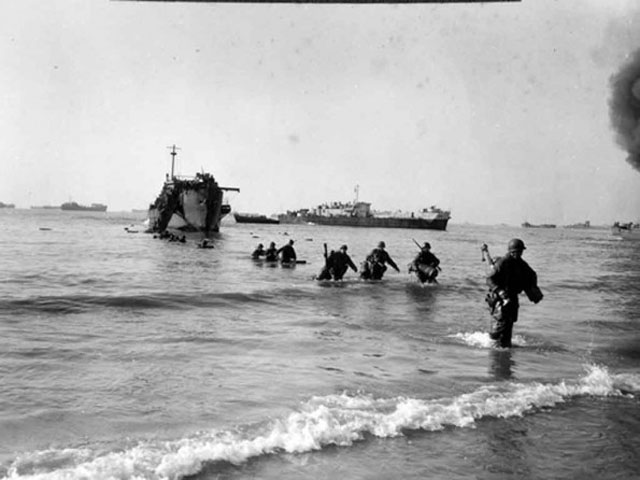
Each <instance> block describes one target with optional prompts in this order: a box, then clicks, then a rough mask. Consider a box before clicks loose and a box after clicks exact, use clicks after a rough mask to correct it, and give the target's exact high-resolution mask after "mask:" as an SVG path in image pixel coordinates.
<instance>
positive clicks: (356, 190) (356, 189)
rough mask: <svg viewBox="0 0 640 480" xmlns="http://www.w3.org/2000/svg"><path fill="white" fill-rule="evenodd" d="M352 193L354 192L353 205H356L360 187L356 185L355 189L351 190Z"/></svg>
mask: <svg viewBox="0 0 640 480" xmlns="http://www.w3.org/2000/svg"><path fill="white" fill-rule="evenodd" d="M353 191H354V192H356V201H355V202H354V205H355V204H356V203H358V194H359V193H360V185H356V188H354V189H353Z"/></svg>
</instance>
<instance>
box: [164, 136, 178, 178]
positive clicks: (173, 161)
mask: <svg viewBox="0 0 640 480" xmlns="http://www.w3.org/2000/svg"><path fill="white" fill-rule="evenodd" d="M167 148H170V149H171V180H173V166H174V164H175V161H176V155H177V154H178V152H176V150H180V148H178V147H176V145H175V144H173V145H171V146H170V147H167Z"/></svg>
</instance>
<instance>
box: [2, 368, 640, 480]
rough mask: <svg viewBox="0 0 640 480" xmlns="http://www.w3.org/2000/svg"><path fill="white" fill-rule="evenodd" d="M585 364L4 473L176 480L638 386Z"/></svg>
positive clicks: (359, 401)
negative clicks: (448, 393)
mask: <svg viewBox="0 0 640 480" xmlns="http://www.w3.org/2000/svg"><path fill="white" fill-rule="evenodd" d="M586 369H587V372H586V375H585V376H584V377H582V378H580V379H578V380H577V381H561V382H559V383H547V384H543V383H530V384H521V383H500V384H496V385H487V386H483V387H481V388H479V389H477V390H475V391H473V392H469V393H466V394H463V395H459V396H457V397H453V398H438V399H429V400H426V399H416V398H405V397H397V398H382V399H377V398H374V397H372V396H371V395H367V394H362V393H357V394H347V393H343V394H340V395H328V396H323V397H313V398H311V399H310V400H309V401H308V402H306V403H305V404H303V405H302V406H301V408H300V409H299V410H298V411H294V412H292V413H290V414H289V415H288V416H286V417H284V418H282V419H279V420H276V421H274V422H272V423H271V424H268V425H266V426H262V427H260V428H259V429H258V427H256V428H254V429H253V430H251V429H249V430H245V433H239V432H238V431H222V432H220V431H212V432H206V433H199V434H196V435H193V436H192V437H189V438H183V439H180V440H177V441H172V442H155V443H151V442H150V443H141V444H139V445H137V446H136V447H134V448H130V449H127V450H125V451H120V452H112V453H109V454H107V455H102V456H98V457H95V458H93V459H91V458H90V452H89V451H88V450H87V449H78V450H72V449H65V450H57V451H56V450H47V451H43V452H35V453H31V454H25V455H22V456H21V457H19V458H17V459H16V460H15V461H14V463H13V465H12V466H11V467H10V469H9V471H8V476H7V478H10V479H34V480H35V479H65V480H66V479H69V480H71V479H74V480H75V479H112V478H118V479H133V480H138V479H177V478H180V477H182V476H185V475H190V474H194V473H197V472H199V471H201V470H202V468H203V466H204V465H206V464H207V463H213V462H219V461H226V462H231V463H233V464H241V463H243V462H245V461H246V460H248V459H249V458H252V457H257V456H260V455H267V454H277V453H279V452H289V453H301V452H310V451H314V450H319V449H322V448H323V447H325V446H328V445H337V446H349V445H351V444H353V442H356V441H358V440H361V439H363V438H364V436H365V435H374V436H377V437H380V438H386V437H396V436H400V435H402V433H403V431H406V430H418V429H422V430H427V431H438V430H441V429H443V428H445V427H448V426H453V427H459V428H470V427H473V426H474V425H475V423H476V421H478V420H479V419H482V418H486V417H498V418H508V417H513V416H522V415H524V414H527V413H534V412H535V411H536V409H539V408H542V407H553V406H554V405H557V404H558V403H562V402H564V401H566V400H567V399H569V398H572V397H575V396H584V395H590V396H595V397H598V396H601V397H604V396H613V395H623V392H622V391H624V392H629V391H632V392H638V391H640V376H639V375H634V374H628V373H625V374H620V375H612V374H611V373H609V371H608V370H607V369H606V368H604V367H600V366H593V365H592V366H587V367H586ZM621 390H622V391H621Z"/></svg>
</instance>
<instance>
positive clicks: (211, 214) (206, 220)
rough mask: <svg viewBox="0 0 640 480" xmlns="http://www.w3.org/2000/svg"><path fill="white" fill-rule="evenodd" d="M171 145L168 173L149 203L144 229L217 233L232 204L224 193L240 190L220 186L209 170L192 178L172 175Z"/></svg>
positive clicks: (172, 151) (172, 152) (173, 151)
mask: <svg viewBox="0 0 640 480" xmlns="http://www.w3.org/2000/svg"><path fill="white" fill-rule="evenodd" d="M171 148H172V150H171V176H169V174H167V179H166V181H165V183H164V185H163V186H162V191H161V192H160V194H159V195H158V197H157V198H156V200H155V201H154V202H153V203H152V204H151V205H149V211H148V222H149V228H148V230H147V231H148V232H163V231H165V230H167V229H175V230H181V231H184V232H204V233H205V234H209V233H211V232H218V231H219V230H220V221H221V220H222V219H223V218H224V216H225V215H227V214H229V213H230V212H231V206H230V205H229V204H228V203H227V202H226V201H225V200H224V198H223V195H224V192H228V191H233V192H239V191H240V189H239V188H236V187H221V186H219V185H218V182H217V181H216V180H215V178H214V177H213V175H211V174H210V173H204V172H203V173H196V175H195V177H177V176H175V175H174V173H173V169H174V162H175V157H176V155H177V152H176V146H175V145H174V146H173V147H171Z"/></svg>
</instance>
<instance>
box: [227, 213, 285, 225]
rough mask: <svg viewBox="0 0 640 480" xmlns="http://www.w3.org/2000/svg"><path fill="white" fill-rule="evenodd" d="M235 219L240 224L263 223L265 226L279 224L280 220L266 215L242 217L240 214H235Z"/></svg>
mask: <svg viewBox="0 0 640 480" xmlns="http://www.w3.org/2000/svg"><path fill="white" fill-rule="evenodd" d="M233 217H234V218H235V219H236V222H238V223H263V224H274V225H276V224H278V223H280V220H276V219H275V218H269V217H265V216H264V215H242V214H240V213H234V214H233Z"/></svg>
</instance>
